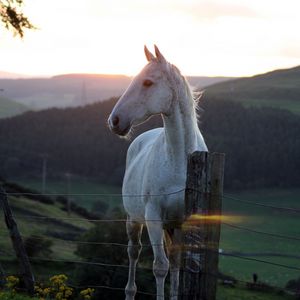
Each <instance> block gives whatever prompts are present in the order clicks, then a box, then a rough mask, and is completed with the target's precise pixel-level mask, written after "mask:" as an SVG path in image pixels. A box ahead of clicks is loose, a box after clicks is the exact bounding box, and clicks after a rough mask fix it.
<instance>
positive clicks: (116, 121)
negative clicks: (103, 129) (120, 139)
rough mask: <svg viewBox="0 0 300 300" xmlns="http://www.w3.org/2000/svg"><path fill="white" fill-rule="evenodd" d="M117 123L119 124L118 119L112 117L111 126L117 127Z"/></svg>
mask: <svg viewBox="0 0 300 300" xmlns="http://www.w3.org/2000/svg"><path fill="white" fill-rule="evenodd" d="M119 122H120V119H119V117H118V116H114V117H113V119H112V124H113V126H118V124H119Z"/></svg>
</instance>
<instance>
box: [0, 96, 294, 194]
mask: <svg viewBox="0 0 300 300" xmlns="http://www.w3.org/2000/svg"><path fill="white" fill-rule="evenodd" d="M115 102H116V99H110V100H108V101H104V102H101V103H96V104H92V105H88V106H85V107H78V108H68V109H48V110H44V111H40V112H27V113H25V114H23V115H20V116H17V117H14V118H9V119H3V120H0V165H1V167H0V176H2V177H4V178H8V179H9V178H10V177H16V176H29V175H30V176H36V177H38V176H41V166H42V160H43V158H42V155H47V162H48V163H47V165H48V170H49V172H48V175H49V176H52V177H59V176H62V175H63V174H64V173H65V172H69V173H73V174H77V175H79V176H86V177H91V178H95V179H97V180H99V182H102V183H110V184H120V183H121V182H122V177H123V174H124V166H125V156H126V150H127V148H128V146H129V144H130V141H126V140H124V139H120V138H119V137H117V136H116V135H114V134H112V133H111V132H110V131H109V129H108V127H107V125H106V121H107V117H108V115H109V113H110V112H111V110H112V107H113V106H114V104H115ZM201 108H203V112H201V117H200V123H199V126H200V129H201V131H202V133H203V135H204V138H205V140H206V142H207V145H208V147H209V150H210V151H211V152H224V153H226V166H225V187H227V188H231V189H241V188H253V187H275V186H280V187H293V186H294V187H296V186H299V182H300V172H299V170H300V154H299V149H300V117H299V116H297V115H294V114H292V113H290V112H288V111H285V110H279V109H272V108H245V107H243V106H242V105H240V104H239V103H236V102H230V101H221V100H216V99H214V98H213V97H209V98H208V97H204V98H203V100H202V101H201ZM161 125H162V124H161V119H160V118H159V117H155V118H152V119H151V120H150V121H148V122H147V123H145V124H143V125H141V126H139V127H137V128H136V129H135V133H134V135H133V137H134V136H136V135H137V134H140V133H141V132H143V131H145V130H148V129H150V128H154V127H158V126H161Z"/></svg>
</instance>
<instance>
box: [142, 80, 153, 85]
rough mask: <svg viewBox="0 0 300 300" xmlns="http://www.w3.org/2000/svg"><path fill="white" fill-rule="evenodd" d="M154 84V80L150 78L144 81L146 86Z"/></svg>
mask: <svg viewBox="0 0 300 300" xmlns="http://www.w3.org/2000/svg"><path fill="white" fill-rule="evenodd" d="M152 84H153V81H151V80H149V79H146V80H145V81H144V82H143V86H145V87H149V86H151V85H152Z"/></svg>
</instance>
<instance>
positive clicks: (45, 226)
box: [0, 197, 92, 259]
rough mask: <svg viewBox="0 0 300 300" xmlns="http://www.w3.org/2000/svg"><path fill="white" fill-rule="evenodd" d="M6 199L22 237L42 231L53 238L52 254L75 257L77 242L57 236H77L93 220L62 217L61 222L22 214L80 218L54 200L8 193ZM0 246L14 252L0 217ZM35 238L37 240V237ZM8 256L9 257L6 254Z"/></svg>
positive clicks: (54, 255)
mask: <svg viewBox="0 0 300 300" xmlns="http://www.w3.org/2000/svg"><path fill="white" fill-rule="evenodd" d="M9 203H10V206H11V209H12V211H13V214H14V216H15V219H16V222H17V224H18V228H19V230H20V233H21V235H22V236H23V239H26V237H28V236H30V235H33V234H34V235H41V236H46V237H47V238H49V239H51V240H52V241H53V246H52V250H53V255H52V256H53V257H54V258H59V259H73V258H76V255H75V254H74V250H75V249H76V244H74V243H66V242H63V241H61V240H60V239H57V238H55V237H59V236H60V235H61V236H63V237H66V238H67V237H68V236H69V237H72V238H75V237H76V236H79V235H80V234H82V233H83V232H84V231H86V230H87V229H89V228H91V227H92V224H91V223H90V222H88V221H85V220H83V221H77V220H68V219H64V220H61V221H60V222H57V221H55V220H48V219H34V218H30V217H25V216H24V215H27V216H28V215H38V216H50V217H58V218H68V217H72V218H80V219H82V218H83V217H82V216H79V215H78V214H76V213H74V212H71V214H70V215H68V214H67V212H66V211H64V210H62V204H60V203H56V204H55V205H52V204H44V203H40V202H37V201H34V200H30V199H27V198H25V197H20V198H16V197H9ZM0 235H1V239H0V249H1V250H2V251H5V252H8V253H13V250H12V246H11V241H10V239H9V235H8V232H7V229H6V226H5V223H4V220H3V219H1V220H0ZM37 242H38V240H37ZM9 259H11V258H9Z"/></svg>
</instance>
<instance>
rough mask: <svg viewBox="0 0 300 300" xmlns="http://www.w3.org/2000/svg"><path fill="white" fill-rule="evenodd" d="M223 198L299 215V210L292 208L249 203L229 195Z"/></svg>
mask: <svg viewBox="0 0 300 300" xmlns="http://www.w3.org/2000/svg"><path fill="white" fill-rule="evenodd" d="M223 198H227V199H230V200H233V201H237V202H241V203H246V204H249V205H255V206H262V207H266V208H272V209H278V210H286V211H289V212H295V213H300V209H298V208H292V207H283V206H275V205H269V204H264V203H260V202H254V201H249V200H242V199H239V198H236V197H233V196H231V195H229V194H224V195H223Z"/></svg>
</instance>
